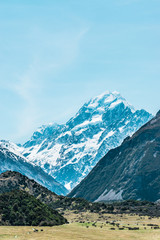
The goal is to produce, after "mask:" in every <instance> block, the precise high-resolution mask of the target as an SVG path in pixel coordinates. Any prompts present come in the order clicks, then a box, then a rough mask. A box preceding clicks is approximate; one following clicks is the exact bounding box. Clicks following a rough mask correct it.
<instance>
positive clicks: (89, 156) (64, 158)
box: [19, 92, 152, 189]
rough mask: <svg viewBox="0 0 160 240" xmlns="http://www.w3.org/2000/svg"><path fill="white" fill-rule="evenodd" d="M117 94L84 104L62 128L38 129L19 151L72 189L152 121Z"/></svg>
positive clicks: (44, 127) (94, 99)
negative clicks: (129, 136) (109, 154)
mask: <svg viewBox="0 0 160 240" xmlns="http://www.w3.org/2000/svg"><path fill="white" fill-rule="evenodd" d="M151 117H152V116H151V115H150V114H149V113H148V112H146V111H145V110H137V111H135V110H134V108H133V107H132V106H130V105H129V104H128V103H127V101H126V100H125V99H124V98H123V97H122V96H121V95H120V94H119V93H117V92H113V93H110V92H106V93H104V94H102V95H100V96H98V97H96V98H93V99H91V100H90V101H89V102H87V103H85V104H84V105H83V107H82V108H81V109H80V110H79V111H78V113H77V114H76V115H75V116H74V117H73V118H71V119H70V120H69V121H68V122H67V123H66V124H65V125H58V124H50V125H47V126H42V127H41V128H39V129H38V130H37V131H36V132H35V133H34V134H33V136H32V138H31V140H30V141H28V142H26V143H25V144H24V145H23V146H22V147H21V148H19V151H20V152H21V153H22V154H23V155H24V156H25V157H26V159H27V160H28V162H30V163H32V164H35V165H38V166H40V167H41V168H42V169H43V170H44V171H46V172H47V173H48V174H49V175H51V176H53V177H55V179H56V180H57V181H58V182H60V183H61V184H63V185H65V187H66V188H68V189H72V188H73V187H74V186H75V185H77V184H78V183H79V182H80V181H81V180H82V179H83V178H84V177H85V176H86V175H87V174H88V173H89V172H90V171H91V169H92V168H93V167H94V166H95V165H96V163H97V162H98V161H99V160H100V159H101V158H102V157H103V156H104V155H105V154H106V153H107V152H108V151H109V150H110V149H112V148H115V147H117V146H118V145H120V144H121V142H122V141H123V139H124V138H125V137H126V136H128V135H131V134H133V133H134V132H135V131H136V130H137V129H138V128H140V127H141V126H142V125H143V124H144V123H146V122H147V121H148V120H149V119H151Z"/></svg>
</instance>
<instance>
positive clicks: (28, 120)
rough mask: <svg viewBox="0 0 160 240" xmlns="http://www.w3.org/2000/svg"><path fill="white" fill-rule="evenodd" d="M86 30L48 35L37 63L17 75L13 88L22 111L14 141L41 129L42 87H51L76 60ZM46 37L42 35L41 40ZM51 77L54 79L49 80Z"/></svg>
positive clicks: (36, 56)
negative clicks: (55, 78)
mask: <svg viewBox="0 0 160 240" xmlns="http://www.w3.org/2000/svg"><path fill="white" fill-rule="evenodd" d="M87 31H88V29H87V28H86V29H83V30H81V31H79V32H76V33H72V34H68V33H67V34H66V33H61V34H58V35H56V36H51V35H50V34H47V33H45V37H44V38H43V40H44V41H43V44H42V45H41V46H40V45H39V46H37V47H35V51H34V52H33V58H34V60H32V62H31V64H30V65H29V66H28V67H26V71H25V72H24V73H23V74H21V75H19V74H18V73H17V81H16V83H13V84H12V85H10V88H11V89H12V90H13V91H14V92H15V93H16V94H17V95H18V96H19V97H20V98H21V101H22V102H23V109H21V111H20V112H19V115H18V122H17V123H18V124H17V129H16V135H14V138H15V139H20V138H23V137H25V136H27V135H28V134H29V133H31V132H32V131H33V129H35V128H36V127H38V126H37V122H39V120H38V117H39V115H42V114H41V113H40V111H43V109H42V108H41V106H39V102H38V97H40V96H41V94H42V93H43V88H47V87H48V88H49V87H50V81H52V82H53V81H54V77H55V75H57V74H58V73H59V72H61V70H62V69H63V68H65V67H67V66H68V65H70V64H72V63H73V62H74V61H75V60H76V59H77V57H78V53H79V46H80V43H81V40H82V39H83V37H84V35H85V34H86V33H87ZM43 34H44V32H43V33H42V32H41V34H39V35H38V36H39V38H40V37H41V36H42V35H43ZM48 74H49V75H50V76H51V79H50V78H47V75H48ZM37 95H38V97H37ZM42 96H43V94H42ZM44 100H45V99H44ZM44 111H45V109H44Z"/></svg>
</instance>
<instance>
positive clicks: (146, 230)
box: [0, 213, 160, 240]
mask: <svg viewBox="0 0 160 240" xmlns="http://www.w3.org/2000/svg"><path fill="white" fill-rule="evenodd" d="M68 218H69V221H70V224H66V225H61V226H54V227H36V229H38V232H34V231H33V228H34V227H12V226H1V227H0V240H1V239H2V240H11V239H21V240H26V239H27V240H52V239H53V240H64V239H65V240H88V239H91V240H107V239H108V240H130V239H135V240H136V239H137V240H144V239H148V240H160V229H153V227H152V226H148V224H149V225H150V224H157V225H160V219H159V218H152V219H150V218H148V217H139V216H130V215H107V214H106V215H104V216H98V215H96V214H89V213H84V214H81V215H75V214H70V215H68ZM80 219H81V220H80ZM88 220H91V221H88ZM106 220H107V222H109V223H106ZM78 221H79V222H78ZM80 221H81V222H82V223H80ZM112 222H115V223H118V224H119V228H124V229H123V230H119V228H118V227H117V226H113V225H112V224H111V223H112ZM93 223H94V224H93ZM128 226H129V227H139V230H128V229H127V227H128ZM111 228H115V229H114V230H111ZM41 229H43V231H41Z"/></svg>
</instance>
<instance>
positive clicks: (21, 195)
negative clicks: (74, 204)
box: [0, 190, 67, 226]
mask: <svg viewBox="0 0 160 240" xmlns="http://www.w3.org/2000/svg"><path fill="white" fill-rule="evenodd" d="M66 222H67V220H66V219H65V218H64V217H63V216H61V215H60V214H59V213H58V212H57V211H56V210H53V209H51V208H50V207H49V206H47V205H46V204H44V203H42V202H40V201H39V200H38V199H36V198H35V197H33V196H31V195H29V194H28V193H26V192H24V191H19V190H16V191H12V192H8V193H3V194H0V225H13V226H37V225H40V226H53V225H61V224H64V223H66Z"/></svg>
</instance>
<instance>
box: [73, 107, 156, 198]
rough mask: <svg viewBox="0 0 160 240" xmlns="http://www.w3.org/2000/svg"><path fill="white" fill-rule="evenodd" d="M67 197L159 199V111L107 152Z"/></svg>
mask: <svg viewBox="0 0 160 240" xmlns="http://www.w3.org/2000/svg"><path fill="white" fill-rule="evenodd" d="M68 196H70V197H82V198H85V199H87V200H90V201H95V202H99V201H114V200H115V201H116V200H117V201H119V200H125V199H136V200H149V201H159V200H160V111H159V112H158V113H157V115H156V116H155V117H154V118H153V119H152V120H150V121H149V122H148V123H146V124H145V125H144V126H142V127H141V128H140V129H139V130H138V131H137V132H136V133H134V135H133V136H131V137H127V138H126V139H125V140H124V141H123V143H122V144H121V145H120V146H119V147H117V148H115V149H112V150H110V151H109V152H108V153H107V154H106V155H105V156H104V157H103V158H102V159H101V160H100V161H99V162H98V163H97V165H96V166H95V167H94V168H93V169H92V171H91V172H90V173H89V174H88V176H87V177H86V178H85V179H84V180H83V181H82V182H81V183H80V184H79V185H78V186H77V187H75V188H74V189H73V191H72V192H71V193H70V194H69V195H68Z"/></svg>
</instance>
